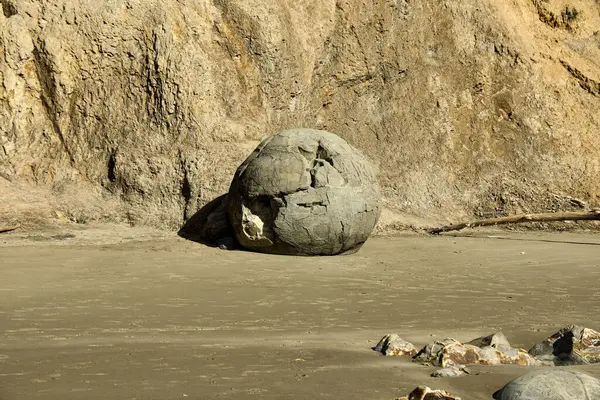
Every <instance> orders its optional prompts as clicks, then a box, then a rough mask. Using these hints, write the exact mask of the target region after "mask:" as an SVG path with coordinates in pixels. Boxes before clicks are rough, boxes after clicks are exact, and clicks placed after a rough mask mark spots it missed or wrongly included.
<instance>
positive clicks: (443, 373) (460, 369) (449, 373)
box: [431, 365, 471, 378]
mask: <svg viewBox="0 0 600 400" xmlns="http://www.w3.org/2000/svg"><path fill="white" fill-rule="evenodd" d="M470 373H471V372H470V371H469V370H468V369H467V367H465V366H464V365H454V366H452V367H446V368H442V369H438V370H437V371H435V372H433V373H432V374H431V376H432V377H434V378H454V377H457V376H461V375H465V374H467V375H468V374H470Z"/></svg>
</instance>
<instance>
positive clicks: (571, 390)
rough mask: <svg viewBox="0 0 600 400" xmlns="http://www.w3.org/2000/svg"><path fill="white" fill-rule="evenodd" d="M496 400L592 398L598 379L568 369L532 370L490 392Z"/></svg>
mask: <svg viewBox="0 0 600 400" xmlns="http://www.w3.org/2000/svg"><path fill="white" fill-rule="evenodd" d="M494 399H496V400H541V399H544V400H596V399H600V380H598V379H596V378H594V377H592V376H589V375H586V374H582V373H580V372H575V371H568V370H562V369H560V370H555V369H554V370H543V371H534V372H530V373H528V374H525V375H523V376H520V377H518V378H516V379H514V380H512V381H510V382H509V383H507V384H506V385H505V386H504V387H503V388H502V389H500V390H498V391H497V392H496V393H494Z"/></svg>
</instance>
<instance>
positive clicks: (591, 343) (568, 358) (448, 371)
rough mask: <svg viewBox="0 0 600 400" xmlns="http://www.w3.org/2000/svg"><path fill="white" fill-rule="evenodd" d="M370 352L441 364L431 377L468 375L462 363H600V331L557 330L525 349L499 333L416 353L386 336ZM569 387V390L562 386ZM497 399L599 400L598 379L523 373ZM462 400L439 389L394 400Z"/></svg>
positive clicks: (575, 374)
mask: <svg viewBox="0 0 600 400" xmlns="http://www.w3.org/2000/svg"><path fill="white" fill-rule="evenodd" d="M373 350H375V351H377V352H379V353H382V354H383V355H386V356H410V357H412V358H413V361H416V362H421V363H423V364H424V365H430V366H436V367H441V369H439V370H437V371H435V372H433V373H432V374H431V376H433V377H456V376H461V375H464V374H469V373H470V371H469V370H468V368H467V367H466V365H476V364H478V365H499V364H516V365H523V366H566V365H580V364H591V363H600V333H599V332H596V331H594V330H593V329H589V328H583V327H580V326H575V325H571V326H567V327H565V328H563V329H560V330H559V331H558V332H556V333H554V334H553V335H551V336H550V337H548V338H546V339H545V340H544V341H542V342H541V343H538V344H536V345H535V346H533V347H532V348H531V349H530V350H529V351H527V350H524V349H516V348H513V347H511V345H510V343H509V342H508V340H507V339H506V336H504V334H503V333H502V332H497V333H494V334H491V335H488V336H483V337H479V338H477V339H474V340H472V341H470V342H468V343H460V342H459V341H457V340H455V339H452V338H447V339H444V340H442V341H435V342H433V343H430V344H427V345H426V346H424V347H423V348H422V349H421V350H420V351H417V349H416V348H415V346H414V345H413V344H412V343H410V342H407V341H406V340H404V339H402V338H401V337H400V336H399V335H397V334H390V335H386V336H384V337H383V338H382V339H381V340H380V341H379V343H378V344H377V345H376V346H375V347H373ZM566 388H568V390H567V389H566ZM493 398H494V399H496V400H535V399H546V400H592V399H595V400H598V399H600V380H598V379H596V378H593V377H591V376H588V375H585V374H582V373H578V372H574V371H567V370H554V369H550V370H542V371H534V372H531V373H528V374H525V375H523V376H521V377H519V378H517V379H515V380H513V381H511V382H509V383H508V384H506V385H505V386H504V387H503V388H502V389H500V390H498V391H497V392H496V393H494V395H493ZM401 399H404V400H428V399H432V400H433V399H448V400H460V397H456V396H454V395H451V394H449V393H447V392H445V391H443V390H433V389H430V388H428V387H425V386H423V387H418V388H416V389H415V390H414V391H413V392H412V393H410V394H409V395H408V396H405V397H401V398H399V399H397V400H401Z"/></svg>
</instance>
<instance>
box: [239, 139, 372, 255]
mask: <svg viewBox="0 0 600 400" xmlns="http://www.w3.org/2000/svg"><path fill="white" fill-rule="evenodd" d="M228 197H229V219H230V222H231V226H232V227H233V229H234V231H235V234H236V238H237V239H238V241H239V242H240V244H241V245H242V246H243V247H245V248H247V249H249V250H254V251H260V252H264V253H275V254H291V255H335V254H343V253H352V252H355V251H357V250H358V249H359V248H360V247H361V246H362V244H363V243H364V242H365V241H366V240H367V238H368V237H369V235H370V234H371V232H372V230H373V228H374V227H375V225H376V224H377V220H378V218H379V214H380V211H381V198H380V192H379V186H378V183H377V178H376V175H375V171H374V168H373V167H372V165H371V164H370V162H369V161H368V160H367V159H366V158H365V157H364V156H363V155H362V154H360V152H359V151H358V150H356V149H355V148H353V147H352V146H350V145H349V144H348V143H346V142H345V141H344V140H343V139H341V138H340V137H338V136H336V135H335V134H333V133H329V132H325V131H318V130H313V129H303V128H302V129H291V130H286V131H283V132H280V133H278V134H276V135H274V136H271V137H269V138H267V139H265V140H264V141H263V142H262V143H261V144H260V145H259V146H258V147H257V148H256V150H254V152H253V153H252V154H251V155H250V157H248V159H246V161H244V163H243V164H242V165H241V166H240V167H239V168H238V170H237V172H236V174H235V176H234V178H233V181H232V183H231V187H230V189H229V195H228Z"/></svg>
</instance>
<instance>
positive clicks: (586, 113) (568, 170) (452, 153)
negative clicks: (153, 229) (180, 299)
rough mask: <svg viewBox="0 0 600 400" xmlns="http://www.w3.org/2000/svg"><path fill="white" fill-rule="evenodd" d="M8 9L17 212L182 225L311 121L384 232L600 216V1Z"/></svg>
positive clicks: (7, 144) (0, 132) (121, 1)
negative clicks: (578, 212) (345, 157)
mask: <svg viewBox="0 0 600 400" xmlns="http://www.w3.org/2000/svg"><path fill="white" fill-rule="evenodd" d="M0 3H1V4H2V10H3V13H2V14H0V40H1V41H0V218H4V219H8V218H10V219H15V218H17V219H18V218H20V217H19V216H20V215H24V216H29V217H32V216H35V215H40V216H42V217H49V216H52V215H53V213H54V211H58V212H59V213H62V214H64V215H66V216H67V217H68V218H70V219H73V220H76V221H89V220H110V221H128V222H130V223H132V224H147V225H154V226H161V227H171V228H173V227H177V226H179V225H180V224H181V223H182V222H183V221H184V220H185V219H186V218H188V217H190V216H191V215H192V214H193V213H194V212H195V211H196V210H197V209H198V208H199V207H201V206H202V205H204V204H205V203H207V202H208V201H210V200H211V199H213V198H215V197H216V196H218V195H220V194H222V193H224V192H225V191H226V190H227V188H228V186H229V183H230V181H231V177H232V176H233V173H234V171H235V169H236V167H237V166H238V165H239V163H240V162H241V161H242V160H243V159H245V158H246V156H247V155H248V154H249V153H250V152H251V151H252V149H253V148H254V147H255V146H256V145H257V144H258V142H259V141H260V139H261V138H262V137H263V136H265V135H267V134H271V133H275V132H277V131H280V130H283V129H286V128H291V127H298V126H303V127H310V128H316V129H324V130H329V131H332V132H335V133H337V134H339V135H340V136H342V137H343V138H344V139H346V140H347V141H348V142H350V143H351V144H352V145H354V146H355V147H357V148H359V149H361V150H362V151H363V152H364V153H365V155H367V156H368V157H369V158H370V159H371V160H372V161H373V162H374V163H375V164H376V165H377V166H378V168H379V178H380V183H381V186H382V190H383V194H384V196H385V199H386V205H387V210H388V211H387V212H386V213H384V215H383V218H382V223H383V224H384V225H386V224H387V225H390V226H394V224H398V223H402V222H403V221H407V219H406V216H415V218H417V217H418V218H423V219H424V220H427V219H442V220H446V219H456V218H463V217H465V216H472V215H474V214H475V215H480V216H486V215H489V214H501V213H505V212H518V211H534V210H535V211H542V210H544V211H550V210H553V209H556V208H563V209H564V208H565V207H568V206H569V204H570V202H569V197H570V196H572V197H578V198H582V199H584V200H586V201H589V202H590V203H591V204H598V196H599V195H600V179H598V176H599V173H600V157H599V154H600V3H598V2H597V1H596V0H572V1H566V0H509V1H503V2H498V1H494V0H483V1H481V0H465V1H460V2H456V1H450V0H448V1H426V0H424V1H414V0H410V1H409V0H382V1H377V2H368V1H358V0H319V1H314V0H280V1H268V0H213V1H207V0H206V1H203V0H177V1H176V0H161V1H158V0H104V1H89V0H51V1H50V0H49V1H40V0H37V1H34V0H0ZM56 215H61V214H56ZM398 215H402V216H404V217H402V218H400V217H398Z"/></svg>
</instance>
